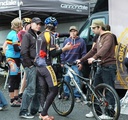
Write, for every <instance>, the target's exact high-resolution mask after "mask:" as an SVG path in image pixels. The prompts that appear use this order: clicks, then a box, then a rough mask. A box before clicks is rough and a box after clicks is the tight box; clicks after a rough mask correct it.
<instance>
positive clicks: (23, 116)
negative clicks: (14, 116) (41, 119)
mask: <svg viewBox="0 0 128 120" xmlns="http://www.w3.org/2000/svg"><path fill="white" fill-rule="evenodd" d="M19 116H20V117H21V118H30V119H31V118H34V116H33V115H31V114H30V113H27V112H20V113H19Z"/></svg>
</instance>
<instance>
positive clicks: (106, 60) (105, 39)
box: [80, 31, 117, 65]
mask: <svg viewBox="0 0 128 120" xmlns="http://www.w3.org/2000/svg"><path fill="white" fill-rule="evenodd" d="M116 45H117V39H116V37H115V36H114V35H113V34H112V33H110V32H108V31H107V32H105V33H104V34H102V35H101V36H100V37H99V38H98V40H97V42H96V44H95V46H94V47H93V48H92V49H91V50H90V51H89V52H88V53H87V54H86V55H85V56H84V57H82V58H81V59H80V60H81V62H84V61H86V60H87V59H88V58H90V57H93V58H94V59H100V60H101V65H109V64H116V57H115V46H116Z"/></svg>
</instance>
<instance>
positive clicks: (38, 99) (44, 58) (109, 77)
mask: <svg viewBox="0 0 128 120" xmlns="http://www.w3.org/2000/svg"><path fill="white" fill-rule="evenodd" d="M42 25H43V22H42V20H41V19H40V18H38V17H34V18H32V19H30V18H23V19H22V20H20V19H19V18H15V19H14V20H12V22H11V31H10V32H9V33H8V35H7V38H6V41H5V43H4V45H3V51H4V53H5V56H6V61H7V64H8V69H9V84H8V91H9V97H10V103H9V104H10V106H11V107H20V111H19V116H20V117H22V118H34V115H35V114H37V113H38V112H39V108H40V106H41V111H40V114H39V117H40V118H41V119H43V120H54V116H51V115H49V114H48V110H49V107H50V106H51V104H52V102H53V100H54V98H55V97H56V95H57V93H58V87H57V77H56V74H55V72H54V69H53V67H52V59H53V58H54V57H56V56H60V59H61V63H60V64H61V66H62V67H63V65H64V64H65V62H68V63H70V64H71V67H72V69H73V70H74V71H75V72H76V73H78V74H79V75H82V72H81V69H82V65H84V64H82V63H84V62H85V61H88V63H89V64H92V62H93V61H94V60H96V59H100V60H101V63H100V67H99V69H97V71H96V74H95V80H94V83H93V84H94V86H96V85H98V84H99V83H106V84H108V85H110V86H112V87H113V88H114V81H115V77H116V70H117V68H116V59H115V46H116V45H117V44H118V43H117V39H116V37H115V35H114V34H112V33H111V32H110V29H108V28H106V26H105V25H104V23H103V22H102V21H101V20H95V21H93V22H92V25H91V26H90V27H91V29H92V31H93V32H94V34H96V37H95V38H94V40H95V41H94V42H95V43H94V44H93V47H92V48H91V50H90V51H89V52H88V53H87V50H86V43H85V41H84V40H83V39H82V38H80V37H79V36H78V29H77V27H76V26H70V28H69V37H68V38H67V39H65V41H64V43H63V47H62V48H59V47H58V45H56V42H55V37H56V35H59V34H56V28H57V25H58V21H57V20H56V18H55V17H47V18H46V19H45V20H44V28H45V30H44V31H41V27H42ZM40 60H41V61H40ZM75 61H77V63H78V65H74V64H73V63H74V62H75ZM21 65H22V66H23V68H24V75H23V78H22V80H21V73H20V66H21ZM75 80H76V82H77V83H78V85H79V86H81V84H82V83H81V82H80V80H79V78H77V77H75ZM65 81H67V82H70V78H69V76H65ZM64 92H65V96H64V99H68V94H69V93H68V90H67V88H66V87H65V86H64ZM74 96H75V99H76V102H80V101H81V95H80V93H79V92H78V90H77V89H76V88H74ZM7 106H8V103H7V101H6V99H5V98H4V96H3V94H2V92H0V110H3V109H5V108H6V107H7ZM29 108H30V110H29ZM97 109H98V108H97ZM93 116H94V115H93V114H92V112H90V113H89V114H87V115H86V117H93ZM100 117H101V119H102V118H103V117H105V116H100ZM106 117H107V118H108V117H109V116H106Z"/></svg>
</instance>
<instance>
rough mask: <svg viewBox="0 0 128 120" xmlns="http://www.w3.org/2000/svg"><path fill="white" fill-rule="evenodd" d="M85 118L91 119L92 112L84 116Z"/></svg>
mask: <svg viewBox="0 0 128 120" xmlns="http://www.w3.org/2000/svg"><path fill="white" fill-rule="evenodd" d="M85 116H86V117H87V118H92V117H94V115H93V113H92V111H90V112H89V113H88V114H86V115H85Z"/></svg>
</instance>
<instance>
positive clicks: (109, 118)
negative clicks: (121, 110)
mask: <svg viewBox="0 0 128 120" xmlns="http://www.w3.org/2000/svg"><path fill="white" fill-rule="evenodd" d="M99 118H100V119H102V120H113V117H110V116H108V115H105V114H103V115H101V116H99Z"/></svg>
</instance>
